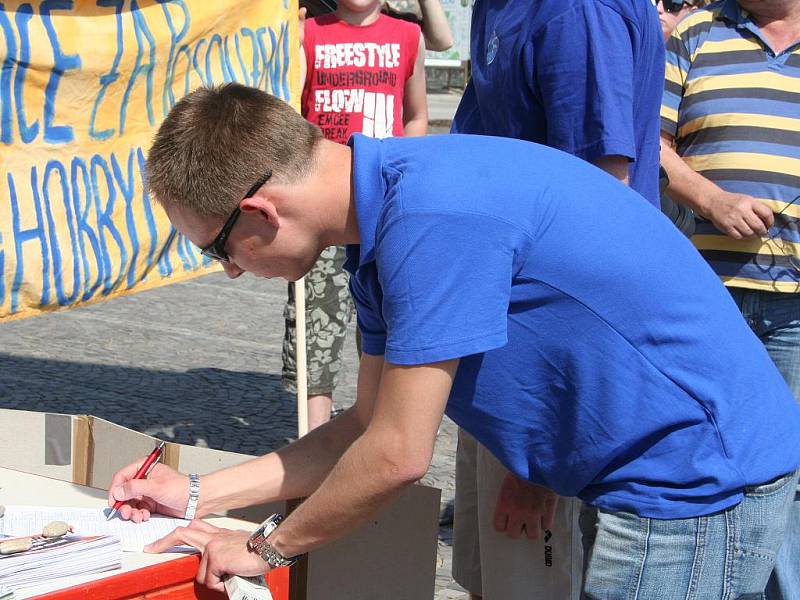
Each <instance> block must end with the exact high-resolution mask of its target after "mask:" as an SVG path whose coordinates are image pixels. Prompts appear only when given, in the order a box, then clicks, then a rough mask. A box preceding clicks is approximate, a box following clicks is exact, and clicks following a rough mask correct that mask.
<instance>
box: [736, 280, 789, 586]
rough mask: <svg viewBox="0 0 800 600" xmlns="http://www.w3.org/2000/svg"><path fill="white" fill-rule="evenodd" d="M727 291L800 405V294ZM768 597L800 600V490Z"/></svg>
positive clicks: (741, 289)
mask: <svg viewBox="0 0 800 600" xmlns="http://www.w3.org/2000/svg"><path fill="white" fill-rule="evenodd" d="M728 291H729V292H730V293H731V296H733V299H734V301H735V302H736V304H737V306H738V307H739V310H741V311H742V315H743V316H744V318H745V320H746V321H747V323H748V325H750V328H751V329H752V330H753V332H754V333H755V334H756V335H757V336H758V338H759V339H760V340H761V341H762V342H763V344H764V346H765V347H766V349H767V352H768V353H769V355H770V357H771V358H772V360H773V362H774V363H775V365H776V366H777V367H778V370H779V371H780V372H781V374H782V375H783V378H784V379H785V380H786V383H788V384H789V388H790V389H791V390H792V393H793V394H794V397H795V399H797V401H798V402H800V294H785V293H779V292H762V291H757V290H746V289H743V288H728ZM767 598H769V599H770V600H800V488H798V490H797V494H796V496H795V503H794V508H793V509H792V516H791V519H790V522H789V525H788V530H787V532H786V541H785V542H784V544H783V547H782V548H781V552H780V554H779V555H778V562H777V564H776V565H775V571H774V572H773V574H772V577H771V578H770V581H769V585H768V586H767Z"/></svg>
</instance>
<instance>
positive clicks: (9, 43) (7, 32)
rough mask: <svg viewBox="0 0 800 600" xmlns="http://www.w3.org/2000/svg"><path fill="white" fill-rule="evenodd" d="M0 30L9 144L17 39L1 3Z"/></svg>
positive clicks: (3, 121)
mask: <svg viewBox="0 0 800 600" xmlns="http://www.w3.org/2000/svg"><path fill="white" fill-rule="evenodd" d="M0 29H2V30H3V37H4V38H5V40H6V56H5V58H4V59H3V65H2V67H0V142H3V143H4V144H10V143H11V142H12V140H13V139H14V138H13V134H12V131H11V130H12V127H13V123H12V114H13V113H12V106H11V105H12V99H11V74H12V73H13V72H14V65H15V64H16V63H17V60H18V57H17V38H16V36H15V35H14V29H13V28H12V27H11V21H10V20H9V19H8V14H7V13H6V9H5V6H3V4H2V3H0ZM0 285H2V281H0ZM0 304H1V303H0Z"/></svg>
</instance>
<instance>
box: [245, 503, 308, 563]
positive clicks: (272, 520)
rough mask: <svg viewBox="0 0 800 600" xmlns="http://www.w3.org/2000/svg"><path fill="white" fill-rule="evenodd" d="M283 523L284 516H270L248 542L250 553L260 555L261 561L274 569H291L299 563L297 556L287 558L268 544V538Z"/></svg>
mask: <svg viewBox="0 0 800 600" xmlns="http://www.w3.org/2000/svg"><path fill="white" fill-rule="evenodd" d="M281 521H283V515H280V514H274V515H272V516H270V517H269V518H268V519H266V520H265V521H264V522H263V523H261V525H259V526H258V527H257V528H256V530H255V531H254V532H253V533H252V535H251V536H250V539H248V540H247V549H248V550H249V551H250V552H254V553H255V554H258V555H259V556H260V557H261V559H262V560H263V561H264V562H265V563H267V564H268V565H269V566H270V568H273V569H275V568H278V567H290V566H292V565H293V564H294V563H296V562H297V557H296V556H293V557H286V556H284V555H283V554H281V553H280V552H278V551H277V550H276V549H275V548H273V546H272V544H270V543H269V542H267V537H269V534H271V533H272V532H273V531H275V529H277V527H278V525H280V523H281Z"/></svg>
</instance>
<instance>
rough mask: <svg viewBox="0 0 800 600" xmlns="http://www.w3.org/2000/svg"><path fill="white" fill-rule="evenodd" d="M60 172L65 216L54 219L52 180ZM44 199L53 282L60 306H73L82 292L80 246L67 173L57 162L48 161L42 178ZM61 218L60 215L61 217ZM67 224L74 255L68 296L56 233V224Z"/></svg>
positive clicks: (59, 244)
mask: <svg viewBox="0 0 800 600" xmlns="http://www.w3.org/2000/svg"><path fill="white" fill-rule="evenodd" d="M56 171H57V172H58V175H59V178H60V180H61V201H62V203H63V205H64V210H65V215H64V217H62V218H58V219H55V218H54V217H53V208H52V204H51V202H50V180H51V174H52V173H53V172H56ZM42 197H43V198H44V208H45V214H46V215H47V228H48V231H49V234H50V254H51V255H52V257H53V280H54V281H55V287H56V299H57V300H58V304H59V305H60V306H66V305H67V304H72V303H73V302H75V299H76V298H77V297H78V293H79V292H80V266H79V264H78V260H79V254H78V245H77V243H76V239H75V237H76V236H75V222H74V220H73V218H72V205H71V203H70V200H69V186H68V182H67V171H66V169H64V165H62V164H61V163H60V162H58V161H57V160H50V161H48V163H47V165H46V166H45V168H44V175H43V176H42ZM59 216H60V215H59ZM57 222H58V223H64V222H66V224H67V227H68V229H69V241H70V251H71V254H72V293H71V294H69V295H67V294H66V292H65V291H64V275H65V273H64V265H63V259H62V257H61V243H60V242H59V239H58V233H57V231H56V229H57V224H56V223H57Z"/></svg>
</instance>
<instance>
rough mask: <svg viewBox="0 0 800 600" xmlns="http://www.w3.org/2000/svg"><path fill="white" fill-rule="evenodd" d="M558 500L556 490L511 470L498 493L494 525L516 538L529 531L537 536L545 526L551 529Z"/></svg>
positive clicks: (530, 536)
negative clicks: (523, 477) (518, 475)
mask: <svg viewBox="0 0 800 600" xmlns="http://www.w3.org/2000/svg"><path fill="white" fill-rule="evenodd" d="M557 503H558V495H556V493H555V492H553V491H551V490H549V489H547V488H546V487H542V486H540V485H535V484H533V483H529V482H527V481H523V480H522V479H520V478H519V477H517V476H516V475H514V474H512V473H509V474H508V475H506V478H505V479H504V480H503V483H502V485H501V486H500V491H499V492H498V494H497V506H496V507H495V510H494V528H495V529H496V530H497V531H498V532H500V533H502V532H505V533H506V534H508V536H509V537H510V538H513V539H517V538H519V537H521V536H523V535H527V536H528V538H529V539H532V540H535V539H536V538H538V537H539V535H541V532H542V530H544V529H552V527H553V519H554V517H555V512H556V504H557Z"/></svg>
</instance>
